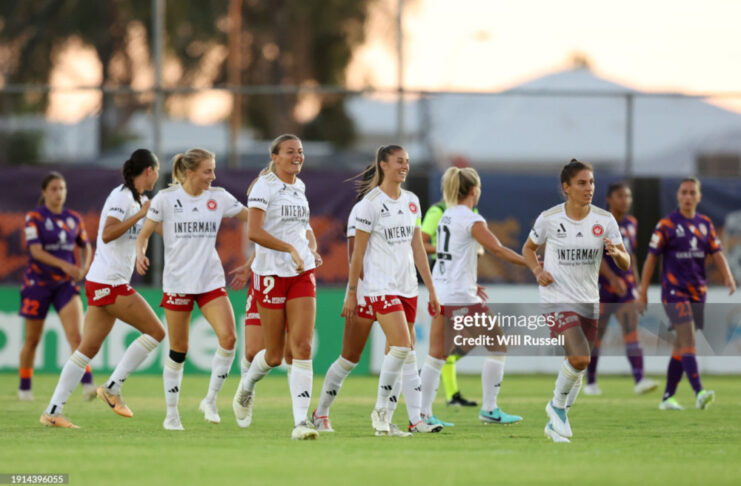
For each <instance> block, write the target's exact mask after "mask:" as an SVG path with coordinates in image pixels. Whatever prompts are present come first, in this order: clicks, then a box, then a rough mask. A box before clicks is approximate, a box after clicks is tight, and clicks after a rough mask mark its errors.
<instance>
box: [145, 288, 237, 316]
mask: <svg viewBox="0 0 741 486" xmlns="http://www.w3.org/2000/svg"><path fill="white" fill-rule="evenodd" d="M226 296H227V293H226V289H225V288H224V287H220V288H218V289H214V290H209V291H208V292H204V293H202V294H167V293H165V294H163V295H162V302H160V307H164V308H165V309H169V310H174V311H188V312H190V311H192V310H193V302H196V303H198V307H203V306H204V305H206V304H208V303H209V302H211V301H212V300H214V299H218V298H219V297H226Z"/></svg>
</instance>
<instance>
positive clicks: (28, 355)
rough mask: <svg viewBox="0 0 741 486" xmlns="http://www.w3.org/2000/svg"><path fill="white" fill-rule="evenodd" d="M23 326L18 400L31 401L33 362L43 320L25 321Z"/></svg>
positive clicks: (42, 328) (42, 327)
mask: <svg viewBox="0 0 741 486" xmlns="http://www.w3.org/2000/svg"><path fill="white" fill-rule="evenodd" d="M25 326H26V336H25V339H24V340H23V346H22V347H21V356H20V365H19V367H18V374H19V375H20V384H19V385H18V399H19V400H33V395H32V392H31V380H32V379H33V362H34V359H35V358H36V348H37V347H38V345H39V341H41V334H42V333H43V331H44V319H25Z"/></svg>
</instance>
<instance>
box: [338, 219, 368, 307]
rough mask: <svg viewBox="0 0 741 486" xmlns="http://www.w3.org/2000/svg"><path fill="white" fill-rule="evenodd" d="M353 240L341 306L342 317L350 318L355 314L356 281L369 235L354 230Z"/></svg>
mask: <svg viewBox="0 0 741 486" xmlns="http://www.w3.org/2000/svg"><path fill="white" fill-rule="evenodd" d="M354 239H355V242H354V246H353V250H352V256H351V257H350V271H349V275H348V287H347V297H346V298H345V303H344V305H343V306H342V317H352V316H353V315H354V314H355V308H356V307H357V306H358V280H359V279H360V272H361V271H362V269H363V257H365V251H366V249H367V248H368V240H369V239H370V233H368V232H366V231H363V230H360V229H356V230H355V238H354Z"/></svg>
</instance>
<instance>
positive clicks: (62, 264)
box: [28, 243, 80, 278]
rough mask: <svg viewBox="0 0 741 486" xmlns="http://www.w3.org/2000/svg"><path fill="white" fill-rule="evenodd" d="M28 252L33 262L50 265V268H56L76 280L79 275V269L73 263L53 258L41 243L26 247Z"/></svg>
mask: <svg viewBox="0 0 741 486" xmlns="http://www.w3.org/2000/svg"><path fill="white" fill-rule="evenodd" d="M28 251H29V252H30V253H31V258H33V259H34V260H36V261H39V262H41V263H45V264H47V265H51V266H52V267H57V268H59V269H60V270H62V271H63V272H64V273H66V274H67V275H69V276H70V277H72V278H77V276H78V275H79V272H80V267H78V266H77V265H75V264H74V263H70V262H67V261H64V260H62V259H61V258H57V257H55V256H54V255H52V254H51V253H49V252H48V251H46V250H44V247H43V246H42V245H41V243H32V244H30V245H28Z"/></svg>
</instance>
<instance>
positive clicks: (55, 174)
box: [38, 170, 64, 206]
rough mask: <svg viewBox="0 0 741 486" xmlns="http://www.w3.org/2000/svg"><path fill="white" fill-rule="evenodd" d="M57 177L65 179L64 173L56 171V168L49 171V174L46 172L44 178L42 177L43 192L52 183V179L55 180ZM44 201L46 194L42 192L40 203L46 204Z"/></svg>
mask: <svg viewBox="0 0 741 486" xmlns="http://www.w3.org/2000/svg"><path fill="white" fill-rule="evenodd" d="M55 179H59V180H61V181H64V176H63V175H62V174H60V173H59V172H57V171H55V170H53V171H51V172H49V173H48V174H46V175H45V176H44V178H43V179H41V191H42V192H43V191H45V190H46V188H47V187H48V186H49V184H51V181H53V180H55ZM44 202H45V201H44V194H41V197H40V198H39V203H38V205H39V206H41V205H43V204H44Z"/></svg>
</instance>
